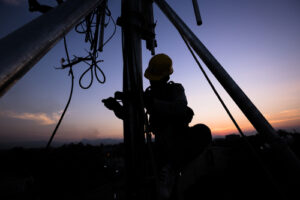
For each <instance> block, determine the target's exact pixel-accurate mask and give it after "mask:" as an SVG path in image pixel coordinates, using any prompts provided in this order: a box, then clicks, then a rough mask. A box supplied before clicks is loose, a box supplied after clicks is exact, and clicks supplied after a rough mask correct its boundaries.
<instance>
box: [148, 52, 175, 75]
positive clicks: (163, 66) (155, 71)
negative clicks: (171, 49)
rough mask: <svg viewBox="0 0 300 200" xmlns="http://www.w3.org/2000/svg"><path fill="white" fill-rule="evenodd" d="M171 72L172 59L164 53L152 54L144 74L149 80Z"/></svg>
mask: <svg viewBox="0 0 300 200" xmlns="http://www.w3.org/2000/svg"><path fill="white" fill-rule="evenodd" d="M172 73H173V67H172V60H171V58H170V57H169V56H167V55H166V54H157V55H155V56H153V57H152V58H151V59H150V61H149V65H148V68H147V69H146V71H145V74H144V76H145V77H146V78H147V79H149V80H151V81H158V80H161V79H162V78H164V77H166V76H168V75H170V74H172Z"/></svg>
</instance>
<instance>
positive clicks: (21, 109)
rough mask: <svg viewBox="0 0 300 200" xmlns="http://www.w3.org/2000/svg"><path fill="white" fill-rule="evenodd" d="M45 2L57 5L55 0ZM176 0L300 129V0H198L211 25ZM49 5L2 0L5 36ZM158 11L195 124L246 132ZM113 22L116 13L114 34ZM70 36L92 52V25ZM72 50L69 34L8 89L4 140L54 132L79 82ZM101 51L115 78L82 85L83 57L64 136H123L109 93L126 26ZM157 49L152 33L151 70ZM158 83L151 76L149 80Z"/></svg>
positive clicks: (42, 137) (164, 48) (161, 46)
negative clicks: (107, 102) (66, 66)
mask: <svg viewBox="0 0 300 200" xmlns="http://www.w3.org/2000/svg"><path fill="white" fill-rule="evenodd" d="M39 2H40V3H45V4H51V5H55V1H54V0H44V1H43V0H40V1H39ZM167 2H168V3H169V4H170V6H171V7H172V8H173V9H174V10H175V11H176V12H177V13H178V15H179V16H180V17H181V18H182V19H183V20H184V21H185V22H186V23H187V25H188V26H189V27H190V28H191V29H192V30H193V31H194V33H195V34H196V35H197V36H198V38H199V39H200V40H201V41H202V42H203V43H204V45H206V47H207V48H208V49H209V50H210V52H211V53H212V54H213V55H214V56H215V57H216V59H217V60H218V61H219V62H220V63H221V65H222V66H223V67H224V68H225V70H226V71H227V72H228V73H229V74H230V75H231V76H232V78H233V79H234V80H235V81H236V82H237V84H238V85H239V86H240V87H241V88H242V90H243V91H244V92H245V93H246V94H247V95H248V97H249V98H250V99H251V100H252V101H253V103H254V104H255V105H256V106H257V107H258V109H259V110H260V111H261V112H262V114H263V115H264V116H265V117H266V118H267V120H269V122H270V123H271V124H272V125H273V126H274V128H276V129H279V128H285V129H287V130H291V131H292V130H297V131H300V37H299V36H300V20H299V19H300V1H299V0H198V2H199V5H200V11H201V16H202V20H203V25H202V26H197V25H196V21H195V18H194V13H193V7H192V1H191V0H188V1H180V0H172V1H171V0H168V1H167ZM109 8H110V9H111V12H112V16H113V17H114V19H115V20H116V19H117V17H119V16H120V10H121V1H120V0H109ZM39 15H40V14H39V13H30V12H29V11H28V5H27V0H0V24H1V28H0V38H2V37H4V36H6V35H7V34H9V33H10V32H12V31H14V30H16V29H18V28H20V27H21V26H22V25H24V24H26V23H28V22H30V21H31V20H33V19H34V18H36V17H38V16H39ZM154 17H155V20H157V26H156V39H157V44H158V47H157V48H156V52H157V53H166V54H168V55H169V56H170V57H171V58H172V59H173V67H174V74H173V75H172V77H171V79H172V80H173V81H174V82H179V83H181V84H183V86H184V88H185V92H186V95H187V99H188V104H189V106H190V107H191V108H192V109H193V110H194V112H195V116H194V118H193V121H192V123H191V124H192V125H193V124H196V123H204V124H207V125H208V126H209V127H210V128H211V130H212V133H213V135H214V136H218V135H225V134H230V133H236V132H237V131H236V130H235V128H234V126H233V124H232V122H231V121H230V120H229V117H228V116H227V115H226V113H225V111H224V109H223V108H222V106H221V104H220V103H219V102H218V100H217V98H216V97H215V95H214V94H213V92H212V90H211V88H210V87H209V85H208V83H207V82H206V80H205V79H204V77H203V75H202V74H201V71H200V70H199V68H198V66H197V65H196V63H195V61H194V60H193V57H192V56H191V55H190V53H189V51H188V50H187V48H186V46H185V44H184V42H183V41H182V39H181V37H180V35H179V34H178V33H177V31H176V29H175V28H174V27H173V25H172V24H171V23H170V22H169V21H168V20H167V18H166V17H165V16H164V14H163V13H162V12H161V11H160V10H159V8H158V7H157V6H156V5H155V6H154ZM113 28H114V26H113V24H112V23H110V24H109V26H108V28H107V29H106V32H105V37H106V38H108V37H109V36H110V35H111V33H112V32H113ZM67 42H68V46H69V50H70V55H78V56H80V55H82V56H83V55H86V52H85V49H87V48H88V46H87V45H86V44H85V43H84V36H83V35H79V34H78V33H76V32H75V31H71V32H70V33H69V34H68V35H67ZM62 57H65V53H64V47H63V43H62V41H61V42H59V43H58V44H57V45H56V46H55V47H54V48H53V49H52V50H51V51H50V52H49V53H48V54H47V55H46V56H45V57H44V58H42V59H41V60H40V61H39V62H38V63H37V64H36V65H35V67H33V68H32V70H31V71H30V72H29V73H27V74H26V75H25V76H24V77H23V78H22V79H21V80H20V81H19V82H18V83H17V84H15V85H14V86H13V87H12V88H11V89H10V90H9V91H8V92H7V93H6V94H5V95H4V96H3V97H1V99H0V141H1V142H0V144H2V143H9V144H12V145H14V144H17V143H18V144H19V143H22V142H28V141H47V140H48V138H49V137H50V135H51V133H52V131H53V129H54V127H55V125H56V123H57V121H58V119H59V116H60V114H61V112H62V110H63V108H64V106H65V104H66V102H67V98H68V95H69V90H70V77H68V70H56V69H55V67H59V66H60V59H61V58H62ZM100 57H101V59H103V60H104V62H103V63H102V65H101V67H102V69H103V71H104V72H105V74H106V78H107V81H106V83H105V84H98V83H97V82H94V84H93V85H92V87H91V88H90V89H88V90H83V89H81V88H80V87H79V84H78V79H79V77H80V75H81V74H82V73H83V72H84V71H85V69H86V68H87V66H85V65H83V64H82V65H76V66H75V67H74V74H75V88H74V94H73V99H72V101H71V104H70V107H69V110H68V111H67V113H66V115H65V118H64V120H63V122H62V124H61V127H60V129H59V130H58V132H57V137H56V138H55V139H54V140H55V141H61V142H78V141H80V140H82V139H84V138H86V139H99V138H122V136H123V132H122V121H121V120H119V119H117V118H116V117H115V116H114V114H113V113H112V112H111V111H109V110H107V109H106V108H105V107H104V106H103V104H102V102H101V99H103V98H107V97H109V96H112V95H113V94H114V92H115V91H117V90H119V91H121V90H122V71H123V69H122V67H123V64H122V49H121V28H120V27H117V32H116V34H115V36H114V37H113V39H112V40H111V41H110V42H109V43H108V44H107V45H106V46H105V47H104V52H103V53H102V54H100ZM150 58H151V54H150V52H149V51H148V50H146V48H145V42H144V41H143V71H144V70H145V69H146V67H147V64H148V61H149V59H150ZM0 67H1V66H0ZM205 69H207V68H206V67H205ZM206 71H207V73H208V74H209V76H210V77H211V79H212V81H213V83H214V84H215V86H216V88H217V89H218V91H219V92H220V94H221V96H222V97H223V98H224V101H225V103H226V104H227V105H228V107H229V109H230V110H231V111H232V113H233V116H234V117H235V118H236V120H237V122H238V123H239V124H240V126H241V127H242V129H243V130H244V131H250V132H251V131H254V129H253V127H252V126H251V124H250V123H249V122H248V121H247V119H246V118H245V117H244V116H243V114H242V113H241V112H240V111H239V109H238V107H237V106H236V105H235V104H234V102H233V101H232V100H231V98H230V97H229V96H228V95H227V93H226V92H225V91H224V89H223V88H222V87H221V86H220V84H219V83H218V82H217V81H216V80H215V78H214V77H213V76H212V75H211V74H210V72H209V70H208V69H207V70H206ZM86 78H88V77H86ZM86 81H87V80H86ZM148 86H149V83H148V81H147V80H144V88H146V87H148Z"/></svg>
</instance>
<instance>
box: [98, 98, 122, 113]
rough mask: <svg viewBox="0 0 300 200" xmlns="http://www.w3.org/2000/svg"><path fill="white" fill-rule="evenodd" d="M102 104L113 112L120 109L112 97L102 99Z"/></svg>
mask: <svg viewBox="0 0 300 200" xmlns="http://www.w3.org/2000/svg"><path fill="white" fill-rule="evenodd" d="M102 102H103V103H104V106H105V107H106V108H108V109H110V110H115V109H117V108H118V107H120V104H119V103H118V102H117V100H116V99H115V98H113V97H109V98H107V99H102Z"/></svg>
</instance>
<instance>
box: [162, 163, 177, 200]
mask: <svg viewBox="0 0 300 200" xmlns="http://www.w3.org/2000/svg"><path fill="white" fill-rule="evenodd" d="M175 179H176V173H175V170H174V169H173V168H172V166H171V165H166V166H164V167H162V169H161V171H160V173H159V183H158V196H159V199H160V200H166V199H169V198H170V196H171V194H172V191H173V188H174V185H175Z"/></svg>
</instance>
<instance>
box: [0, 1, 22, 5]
mask: <svg viewBox="0 0 300 200" xmlns="http://www.w3.org/2000/svg"><path fill="white" fill-rule="evenodd" d="M0 1H1V2H2V3H5V4H8V5H12V6H19V5H21V4H23V3H24V2H26V0H0Z"/></svg>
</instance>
